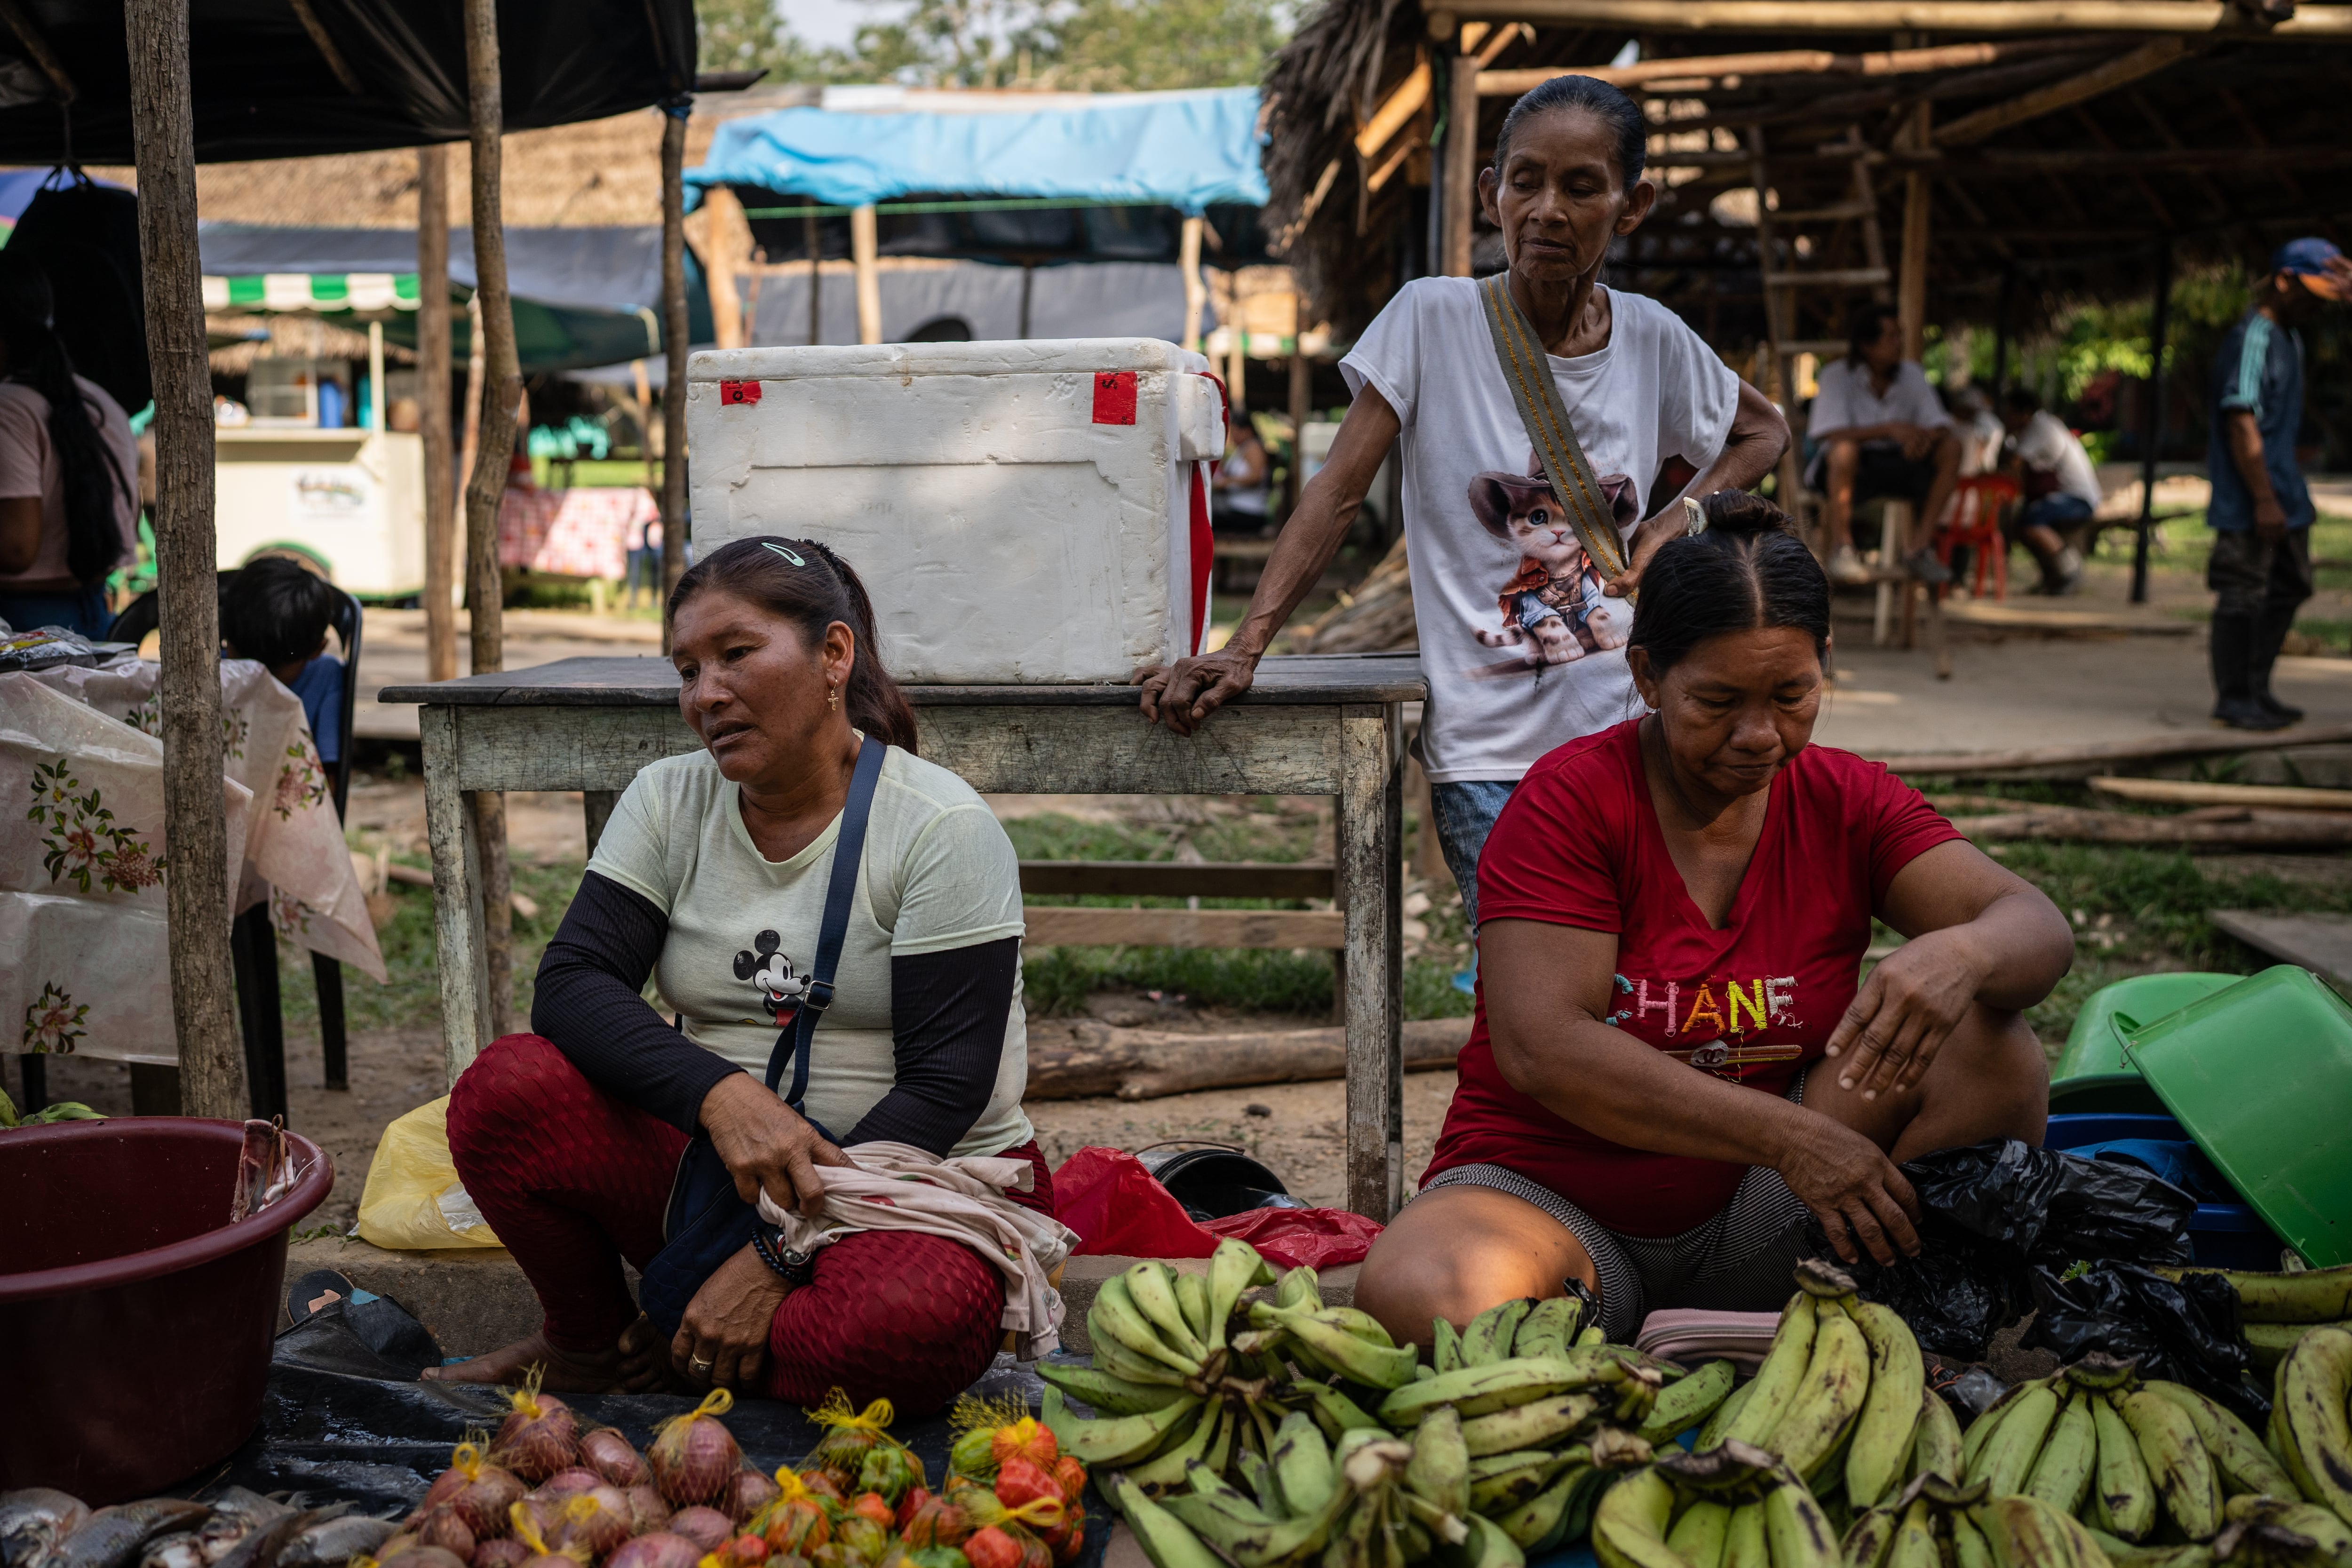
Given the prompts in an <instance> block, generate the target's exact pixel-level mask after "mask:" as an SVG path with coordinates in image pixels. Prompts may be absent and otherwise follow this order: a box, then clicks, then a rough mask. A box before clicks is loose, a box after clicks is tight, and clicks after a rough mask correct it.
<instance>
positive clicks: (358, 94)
mask: <svg viewBox="0 0 2352 1568" xmlns="http://www.w3.org/2000/svg"><path fill="white" fill-rule="evenodd" d="M287 4H289V5H292V6H293V7H294V16H295V19H296V20H298V21H299V22H300V23H301V24H302V30H303V31H304V32H306V33H308V34H310V44H311V47H314V48H316V49H317V50H318V51H319V54H320V58H323V59H325V60H326V62H327V68H328V69H329V70H331V71H332V72H334V73H335V80H336V81H338V82H340V83H341V84H342V89H343V90H344V91H345V92H348V93H350V94H351V95H352V97H353V98H365V97H366V96H367V87H366V84H364V83H363V82H362V81H361V80H360V77H359V73H358V72H357V71H355V70H353V69H352V65H351V62H350V61H349V60H347V59H345V58H343V51H342V50H341V49H339V48H337V47H335V40H334V39H333V38H332V37H331V36H329V34H328V32H327V27H326V24H324V23H323V22H321V21H320V20H319V13H318V12H317V11H316V10H314V9H312V8H311V5H310V0H287Z"/></svg>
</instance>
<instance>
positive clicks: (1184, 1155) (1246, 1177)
mask: <svg viewBox="0 0 2352 1568" xmlns="http://www.w3.org/2000/svg"><path fill="white" fill-rule="evenodd" d="M1135 1157H1136V1158H1137V1159H1139V1160H1140V1161H1142V1162H1143V1168H1144V1169H1145V1170H1147V1171H1150V1173H1151V1174H1152V1177H1153V1179H1155V1180H1156V1181H1158V1182H1159V1184H1160V1185H1161V1186H1163V1187H1165V1188H1167V1189H1168V1191H1169V1194H1170V1195H1171V1196H1172V1197H1174V1198H1175V1200H1176V1201H1177V1202H1178V1203H1180V1204H1181V1205H1184V1212H1185V1214H1186V1215H1190V1216H1191V1217H1192V1218H1193V1219H1195V1220H1204V1219H1223V1218H1224V1217H1226V1216H1227V1215H1237V1214H1246V1213H1248V1212H1249V1211H1250V1210H1251V1209H1303V1208H1307V1207H1308V1206H1309V1205H1307V1204H1305V1203H1303V1202H1301V1201H1300V1200H1299V1199H1297V1198H1294V1197H1292V1196H1291V1195H1290V1189H1289V1188H1287V1187H1286V1186H1284V1185H1283V1184H1282V1178H1281V1177H1280V1176H1277V1175H1276V1174H1275V1173H1273V1172H1272V1171H1270V1170H1268V1169H1266V1167H1265V1166H1264V1165H1261V1164H1259V1163H1257V1162H1256V1161H1255V1160H1253V1159H1251V1158H1250V1157H1249V1156H1248V1155H1247V1154H1244V1153H1243V1152H1241V1151H1240V1150H1238V1149H1235V1148H1234V1147H1232V1146H1231V1145H1229V1144H1222V1143H1208V1144H1202V1143H1195V1144H1187V1145H1184V1146H1181V1147H1178V1146H1171V1145H1168V1144H1152V1145H1151V1146H1150V1147H1148V1148H1143V1149H1138V1150H1137V1151H1136V1152H1135Z"/></svg>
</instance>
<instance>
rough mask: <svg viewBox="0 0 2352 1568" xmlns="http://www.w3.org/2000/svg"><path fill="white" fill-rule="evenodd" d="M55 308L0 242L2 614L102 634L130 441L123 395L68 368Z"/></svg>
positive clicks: (41, 282) (123, 526)
mask: <svg viewBox="0 0 2352 1568" xmlns="http://www.w3.org/2000/svg"><path fill="white" fill-rule="evenodd" d="M55 315H56V302H55V300H54V298H53V296H52V295H51V292H50V289H49V280H48V278H47V275H46V274H44V273H43V272H42V271H41V269H40V268H39V267H38V266H37V265H36V264H35V263H34V262H33V261H31V260H30V259H29V258H25V257H15V258H11V257H9V256H7V255H5V253H0V621H5V622H7V623H8V625H9V626H13V627H15V628H16V630H18V631H29V630H31V629H32V628H34V627H36V626H63V627H65V628H66V629H67V630H68V631H76V632H79V633H81V634H82V635H83V636H85V637H103V636H105V635H106V629H107V627H108V626H109V625H110V623H111V620H112V617H111V616H109V615H108V614H107V608H106V579H107V574H110V573H111V572H112V571H113V570H114V569H115V568H116V567H117V566H120V565H121V564H122V563H124V562H126V561H128V560H130V559H131V540H132V537H133V536H132V533H131V519H132V518H133V517H134V516H135V515H136V513H137V510H138V502H137V499H136V498H137V496H138V483H139V448H138V446H137V444H136V443H134V442H133V441H132V439H131V421H130V420H129V419H127V418H125V417H124V416H123V413H122V405H121V404H118V403H116V402H115V401H114V399H113V398H111V397H109V396H108V395H106V393H105V392H104V391H103V390H101V389H100V387H99V385H98V384H97V383H96V382H92V381H85V380H83V379H82V378H81V377H80V376H79V375H76V374H74V368H73V360H72V358H71V357H70V356H68V354H67V353H66V347H65V344H64V343H62V342H58V334H57V327H56V322H55V320H54V317H55Z"/></svg>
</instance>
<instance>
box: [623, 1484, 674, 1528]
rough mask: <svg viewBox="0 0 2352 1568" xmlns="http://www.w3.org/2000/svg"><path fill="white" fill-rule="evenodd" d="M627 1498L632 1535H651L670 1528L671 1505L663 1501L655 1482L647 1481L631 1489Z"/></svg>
mask: <svg viewBox="0 0 2352 1568" xmlns="http://www.w3.org/2000/svg"><path fill="white" fill-rule="evenodd" d="M627 1497H628V1500H629V1533H630V1534H631V1535H651V1534H652V1533H653V1532H654V1531H656V1530H662V1529H665V1528H667V1526H668V1524H669V1504H667V1503H666V1502H664V1501H662V1495H661V1493H660V1491H659V1490H657V1489H656V1488H655V1486H654V1484H653V1482H651V1481H645V1482H642V1483H640V1484H638V1485H636V1486H634V1487H631V1488H629V1489H628V1492H627Z"/></svg>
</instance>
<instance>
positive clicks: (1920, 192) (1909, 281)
mask: <svg viewBox="0 0 2352 1568" xmlns="http://www.w3.org/2000/svg"><path fill="white" fill-rule="evenodd" d="M1932 112H1933V110H1932V109H1931V107H1930V106H1929V105H1927V104H1925V103H1922V104H1920V105H1919V106H1918V107H1917V108H1916V109H1915V110H1912V118H1911V125H1910V143H1911V145H1913V146H1915V147H1924V146H1926V145H1927V139H1928V137H1929V136H1930V134H1932V130H1931V123H1930V120H1929V116H1930V114H1931V113H1932ZM1929 199H1930V198H1929V191H1928V183H1927V171H1926V170H1924V169H1914V170H1913V171H1911V172H1910V173H1909V174H1906V175H1905V176H1904V177H1903V254H1902V256H1901V258H1899V259H1898V261H1897V262H1896V265H1897V266H1898V267H1900V268H1902V273H1901V276H1900V277H1898V278H1897V279H1895V311H1896V313H1897V315H1898V316H1899V317H1900V318H1901V321H1902V323H1903V357H1904V358H1905V359H1908V360H1916V359H1917V358H1918V357H1919V356H1920V355H1921V354H1922V353H1925V352H1926V350H1927V235H1928V226H1929V224H1928V213H1929V205H1928V204H1929ZM1935 526H1936V520H1935V519H1934V518H1932V517H1923V518H1921V519H1920V520H1919V534H1920V537H1921V538H1923V539H1924V538H1926V537H1927V531H1929V530H1930V529H1932V528H1934V527H1935ZM1905 592H1906V594H1907V593H1908V592H1909V589H1907V588H1906V590H1905Z"/></svg>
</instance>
